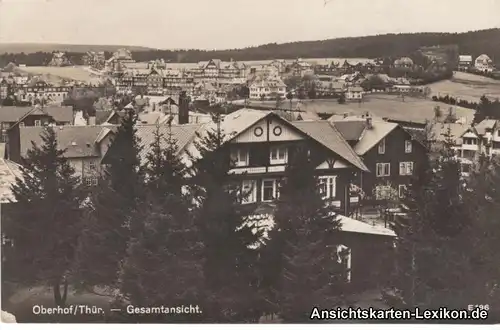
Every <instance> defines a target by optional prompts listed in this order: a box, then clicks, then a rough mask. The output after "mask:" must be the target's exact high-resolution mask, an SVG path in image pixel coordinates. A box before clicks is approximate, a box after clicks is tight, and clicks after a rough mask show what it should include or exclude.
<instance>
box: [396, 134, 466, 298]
mask: <svg viewBox="0 0 500 330" xmlns="http://www.w3.org/2000/svg"><path fill="white" fill-rule="evenodd" d="M451 144H452V141H451V140H450V139H447V141H445V148H444V150H442V152H441V154H440V155H439V157H437V158H436V159H435V160H433V161H431V159H430V155H428V157H427V161H426V162H423V165H422V166H420V167H419V168H417V169H416V170H417V171H416V173H415V175H414V177H413V179H412V183H411V185H410V187H409V189H408V191H407V194H406V197H405V199H404V201H403V204H404V206H405V208H406V209H407V214H406V216H405V217H403V218H401V219H399V220H398V221H397V222H396V223H395V231H396V233H397V234H398V247H397V250H398V272H399V273H398V279H399V281H398V284H396V286H397V287H398V288H399V289H400V290H401V291H402V293H403V297H404V301H405V303H406V304H407V305H410V306H423V307H428V308H431V307H438V306H448V307H450V306H455V307H457V308H458V307H459V306H460V305H462V306H463V305H464V304H467V303H466V302H465V301H466V299H465V300H464V299H460V298H461V296H462V294H463V293H464V290H463V288H464V286H466V285H467V283H468V282H469V280H470V277H469V276H470V274H471V272H470V271H471V269H470V263H469V262H468V257H467V255H468V254H469V252H468V250H469V249H470V247H471V245H470V240H469V237H467V232H468V229H469V228H470V225H471V221H470V213H469V212H468V210H467V207H466V205H467V203H466V201H465V200H464V193H465V190H464V183H463V180H462V179H461V177H460V164H459V163H458V160H457V159H456V157H455V155H454V151H453V150H451Z"/></svg>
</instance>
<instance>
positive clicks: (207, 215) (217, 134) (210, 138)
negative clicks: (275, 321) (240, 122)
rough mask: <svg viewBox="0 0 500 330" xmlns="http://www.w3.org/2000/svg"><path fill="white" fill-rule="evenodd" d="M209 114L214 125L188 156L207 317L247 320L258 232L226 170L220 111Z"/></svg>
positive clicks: (252, 301) (228, 165)
mask: <svg viewBox="0 0 500 330" xmlns="http://www.w3.org/2000/svg"><path fill="white" fill-rule="evenodd" d="M213 119H214V122H215V124H216V125H217V128H216V129H209V130H207V131H206V132H204V133H203V134H199V135H198V140H197V141H196V142H195V147H196V149H197V151H198V152H199V154H198V155H192V156H191V158H192V162H193V167H192V170H193V172H192V181H191V184H192V189H193V196H194V199H195V202H196V204H197V209H196V210H195V216H196V223H197V226H198V227H199V228H200V233H201V235H202V238H203V243H204V251H203V257H204V259H205V264H204V267H203V271H204V277H205V285H206V294H207V301H206V307H207V308H208V309H207V315H208V316H207V317H208V319H207V320H210V321H216V322H228V321H232V322H236V321H247V320H249V319H251V318H255V317H256V316H255V315H253V308H254V307H255V306H254V304H255V301H256V299H255V298H254V297H255V293H256V288H255V287H254V285H255V283H254V282H253V281H254V276H253V272H254V269H253V265H254V263H255V258H256V252H255V251H253V250H251V249H249V248H248V246H250V245H251V244H254V243H255V242H256V241H257V235H259V233H253V232H252V229H253V228H252V227H250V226H246V225H245V220H246V217H247V215H248V213H247V211H246V210H244V209H243V208H242V207H241V198H242V195H241V184H240V183H237V182H235V180H234V179H233V178H232V176H231V175H230V174H228V172H229V170H230V168H231V162H230V161H229V158H230V157H229V152H228V149H227V147H228V146H227V144H225V143H224V142H225V141H226V135H225V134H224V132H223V131H222V129H221V127H220V122H221V117H220V115H214V116H213ZM259 316H260V315H259Z"/></svg>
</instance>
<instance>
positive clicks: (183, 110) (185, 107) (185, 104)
mask: <svg viewBox="0 0 500 330" xmlns="http://www.w3.org/2000/svg"><path fill="white" fill-rule="evenodd" d="M183 124H189V100H188V98H187V95H186V92H185V91H182V92H180V94H179V125H183Z"/></svg>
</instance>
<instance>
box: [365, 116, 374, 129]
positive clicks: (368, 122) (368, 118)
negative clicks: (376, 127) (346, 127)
mask: <svg viewBox="0 0 500 330" xmlns="http://www.w3.org/2000/svg"><path fill="white" fill-rule="evenodd" d="M366 127H367V128H368V129H371V128H373V125H372V117H366Z"/></svg>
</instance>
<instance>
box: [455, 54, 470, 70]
mask: <svg viewBox="0 0 500 330" xmlns="http://www.w3.org/2000/svg"><path fill="white" fill-rule="evenodd" d="M471 67H472V55H460V56H459V57H458V71H468V70H469V69H470V68H471Z"/></svg>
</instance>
